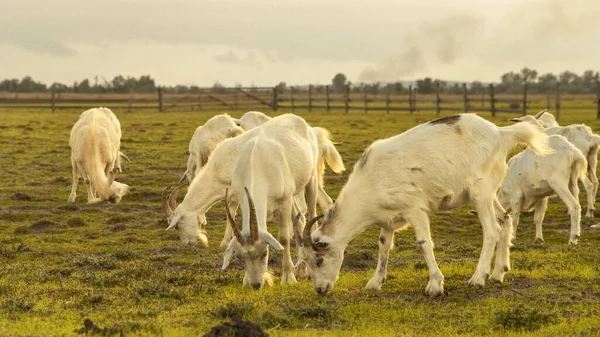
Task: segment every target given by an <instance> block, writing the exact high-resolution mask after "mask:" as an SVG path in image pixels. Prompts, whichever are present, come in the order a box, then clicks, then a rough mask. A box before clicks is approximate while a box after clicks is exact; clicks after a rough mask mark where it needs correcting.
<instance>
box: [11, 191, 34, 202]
mask: <svg viewBox="0 0 600 337" xmlns="http://www.w3.org/2000/svg"><path fill="white" fill-rule="evenodd" d="M12 199H13V200H19V201H31V200H33V199H32V198H31V197H30V196H29V194H26V193H21V192H17V193H15V194H13V196H12Z"/></svg>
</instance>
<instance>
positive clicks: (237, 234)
mask: <svg viewBox="0 0 600 337" xmlns="http://www.w3.org/2000/svg"><path fill="white" fill-rule="evenodd" d="M228 194H229V189H228V188H226V189H225V216H226V217H227V222H228V223H229V224H230V225H231V229H232V230H233V235H234V236H235V238H236V239H237V241H238V242H239V243H240V245H242V246H243V245H244V237H243V236H242V233H240V230H239V229H238V226H237V225H236V224H235V219H234V218H233V216H231V212H229V197H228Z"/></svg>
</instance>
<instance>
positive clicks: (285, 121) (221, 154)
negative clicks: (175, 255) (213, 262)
mask: <svg viewBox="0 0 600 337" xmlns="http://www.w3.org/2000/svg"><path fill="white" fill-rule="evenodd" d="M290 116H293V115H289V114H288V115H282V116H278V117H275V118H273V119H271V120H270V121H269V122H268V123H266V124H269V123H276V124H280V125H283V126H286V125H289V124H290V123H289V121H290V120H291V119H290ZM266 124H265V125H266ZM261 128H262V126H261V127H257V128H254V129H251V130H249V131H246V132H244V133H242V134H241V135H239V136H237V137H233V138H229V139H226V140H224V141H223V142H221V143H220V144H219V145H218V146H217V147H216V148H215V150H214V152H213V154H212V155H211V156H210V157H209V159H208V162H207V163H206V165H204V167H203V168H202V169H201V170H200V171H199V172H198V174H197V175H196V176H195V177H194V179H193V180H192V182H191V184H190V185H189V187H188V191H187V194H186V196H185V198H184V199H183V201H182V202H181V204H179V206H177V205H176V202H175V201H176V200H177V195H178V193H179V190H181V189H182V188H183V187H184V185H185V184H184V183H181V184H180V185H179V186H177V187H173V185H169V186H167V188H165V190H164V191H163V198H162V200H163V210H164V212H165V214H166V215H167V218H168V220H169V226H168V227H167V229H170V228H173V227H175V228H176V229H177V232H178V234H179V239H180V241H181V243H183V244H195V243H196V241H197V240H198V239H199V240H200V242H201V243H202V244H203V245H208V238H207V237H206V234H205V233H204V232H203V231H202V230H201V227H200V225H203V226H204V225H206V224H207V221H206V217H205V213H206V212H207V211H208V209H210V207H211V206H212V205H213V204H215V203H216V202H218V201H220V200H223V198H224V191H225V189H226V188H228V187H229V186H230V185H231V181H232V177H233V169H234V167H235V164H236V162H237V158H238V154H239V153H240V150H241V148H242V147H243V146H244V144H245V143H246V142H247V141H249V140H250V139H252V138H254V137H255V136H257V135H258V134H259V132H260V129H261ZM312 132H313V134H315V136H316V138H317V140H318V144H319V158H318V162H317V173H318V174H320V176H319V180H318V181H321V182H322V175H323V171H324V162H327V164H328V165H329V166H330V167H331V168H332V169H333V171H334V172H341V171H342V170H344V169H345V167H344V164H343V162H342V158H341V157H340V155H339V153H338V152H337V150H336V149H335V146H333V143H332V142H331V140H329V138H328V137H329V133H328V132H327V130H325V129H323V128H318V127H315V128H312ZM318 188H319V190H318V191H319V196H318V202H319V206H320V207H321V209H324V210H328V209H329V208H331V205H332V204H333V201H332V200H331V198H330V197H329V196H328V195H327V193H326V192H325V190H323V188H322V186H319V187H318ZM297 201H298V203H299V204H301V205H302V204H303V203H304V198H303V197H302V196H298V197H297ZM236 207H237V206H236ZM301 209H302V208H301ZM231 237H232V232H231V228H230V226H226V227H225V235H224V238H223V240H222V241H221V247H226V246H227V245H228V244H229V242H230V239H231Z"/></svg>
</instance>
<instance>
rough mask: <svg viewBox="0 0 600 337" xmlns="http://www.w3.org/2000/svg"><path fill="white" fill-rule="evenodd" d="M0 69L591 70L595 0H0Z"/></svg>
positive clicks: (291, 78) (400, 77) (226, 76)
mask: <svg viewBox="0 0 600 337" xmlns="http://www.w3.org/2000/svg"><path fill="white" fill-rule="evenodd" d="M0 8H1V10H0V64H2V65H3V66H2V67H1V68H0V79H4V78H22V77H23V76H26V75H29V76H32V77H33V78H34V79H36V80H38V81H43V82H45V83H48V84H50V83H53V82H61V83H66V84H71V83H73V82H74V81H79V80H81V79H84V78H90V79H93V78H94V77H95V76H98V78H100V79H106V80H110V79H112V78H113V77H114V76H116V75H119V74H122V75H125V76H135V77H138V76H141V75H150V76H152V77H153V78H154V79H155V80H156V81H157V83H159V84H161V85H176V84H183V85H199V86H211V85H213V84H214V83H215V82H216V81H218V82H220V83H221V84H223V85H235V84H242V85H252V84H254V85H258V86H263V85H265V86H271V85H275V84H277V83H279V82H281V81H283V82H286V83H287V84H291V85H294V84H309V83H310V84H327V83H330V82H331V79H332V78H333V76H334V75H335V74H336V73H338V72H341V73H344V74H345V75H346V76H347V78H348V80H350V81H352V82H354V83H358V82H375V81H384V82H387V81H409V80H414V79H417V78H423V77H432V78H439V79H443V80H454V81H474V80H479V81H483V82H488V81H497V80H499V78H500V76H501V75H502V74H503V73H505V72H508V71H518V70H520V69H521V68H523V67H529V68H533V69H536V70H537V71H538V72H539V73H546V72H555V73H556V72H560V71H563V70H572V71H576V72H578V73H581V72H583V71H584V70H586V69H594V70H598V69H600V23H598V18H600V1H599V0H452V1H445V0H437V1H434V0H419V1H415V0H361V1H357V0H354V1H352V0H252V1H250V0H214V1H213V0H104V1H98V0H85V1H83V0H0Z"/></svg>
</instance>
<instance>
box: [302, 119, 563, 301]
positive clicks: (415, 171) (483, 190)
mask: <svg viewBox="0 0 600 337" xmlns="http://www.w3.org/2000/svg"><path fill="white" fill-rule="evenodd" d="M521 143H522V144H527V145H529V146H530V147H531V148H532V149H533V150H534V151H536V152H537V153H540V154H546V153H549V152H550V151H551V150H550V149H549V148H548V144H547V136H546V135H545V134H544V133H543V132H542V131H541V130H540V129H539V128H538V127H535V126H533V125H530V124H526V123H517V124H515V125H511V126H507V127H498V126H496V125H494V124H492V123H490V122H489V121H487V120H485V119H483V118H481V117H479V116H477V115H475V114H461V115H455V116H448V117H443V118H440V119H437V120H433V121H430V122H428V123H425V124H422V125H418V126H416V127H413V128H412V129H409V130H408V131H406V132H404V133H402V134H399V135H397V136H394V137H391V138H388V139H383V140H378V141H375V142H374V143H373V144H371V146H369V147H368V148H367V149H366V150H365V152H364V153H363V155H362V157H361V158H360V160H359V161H358V162H357V163H356V164H355V165H354V170H353V172H352V174H351V175H350V177H349V179H348V182H347V183H346V185H345V186H344V187H343V188H342V191H341V192H340V194H339V197H338V199H337V200H336V201H335V204H334V206H333V208H332V209H331V210H330V211H329V212H328V213H327V216H326V218H325V220H324V221H323V224H322V225H321V226H320V227H318V228H317V230H315V231H314V232H313V233H312V234H311V227H312V226H313V225H314V223H316V222H317V219H312V220H310V221H309V222H308V223H307V224H306V226H305V227H304V232H303V239H302V242H303V246H304V247H305V249H306V252H305V256H306V260H307V264H308V266H309V270H310V276H311V278H312V282H313V287H314V289H315V291H316V292H317V293H319V294H326V293H327V292H329V291H330V290H331V289H332V288H333V285H334V283H335V281H336V279H337V277H338V274H339V271H340V267H341V265H342V262H343V258H344V250H345V248H346V246H347V245H348V243H349V242H350V241H351V240H352V238H354V237H355V236H356V235H358V234H359V233H361V232H362V231H363V230H365V229H366V228H367V227H369V226H370V225H372V224H376V225H378V226H380V227H381V235H380V237H379V261H378V264H377V270H376V271H375V274H374V275H373V277H372V278H371V280H370V281H369V282H368V283H367V286H366V287H367V288H369V289H380V288H381V285H382V283H383V281H384V280H385V277H386V270H387V261H388V254H389V250H390V248H391V245H392V242H393V237H394V232H395V231H396V230H399V229H404V228H406V227H408V226H412V227H413V228H414V230H415V234H416V238H417V244H418V245H419V246H420V247H421V249H422V250H423V253H424V255H425V261H426V262H427V267H428V269H429V283H428V284H427V287H426V288H425V292H426V293H427V294H429V295H431V296H435V295H441V294H442V293H443V292H444V289H443V281H444V276H443V275H442V272H441V271H440V269H439V268H438V265H437V263H436V261H435V257H434V254H433V242H432V240H431V234H430V229H429V214H431V213H433V212H437V211H443V210H451V209H454V208H457V207H461V206H463V205H465V204H467V203H469V202H470V203H473V204H474V205H475V208H476V209H477V211H478V213H479V219H480V221H481V225H482V228H483V247H482V251H481V256H480V258H479V263H478V264H477V269H476V271H475V274H474V275H473V277H472V278H471V279H470V281H469V284H470V285H472V286H483V285H485V282H486V279H487V278H488V275H489V270H490V263H491V259H492V255H493V253H494V249H495V246H496V243H497V244H498V249H497V251H496V262H495V267H494V273H493V274H492V275H491V277H490V279H491V280H496V281H499V282H502V280H503V278H504V274H505V273H506V272H507V271H508V270H509V269H510V260H509V246H510V236H511V234H512V219H511V217H510V215H509V214H508V213H506V211H505V210H504V208H503V207H502V206H501V205H500V202H499V201H498V199H497V197H496V192H497V190H498V188H499V187H500V184H501V182H502V179H503V177H504V174H505V173H506V169H507V165H506V157H507V155H508V152H509V151H510V150H511V149H512V148H513V147H514V146H516V145H517V144H521ZM311 248H312V249H311Z"/></svg>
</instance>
